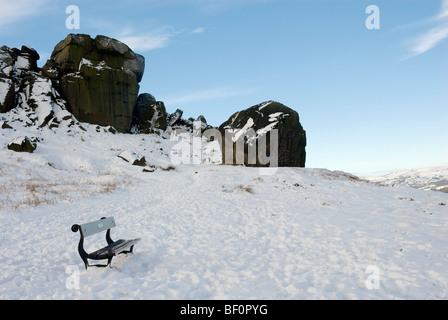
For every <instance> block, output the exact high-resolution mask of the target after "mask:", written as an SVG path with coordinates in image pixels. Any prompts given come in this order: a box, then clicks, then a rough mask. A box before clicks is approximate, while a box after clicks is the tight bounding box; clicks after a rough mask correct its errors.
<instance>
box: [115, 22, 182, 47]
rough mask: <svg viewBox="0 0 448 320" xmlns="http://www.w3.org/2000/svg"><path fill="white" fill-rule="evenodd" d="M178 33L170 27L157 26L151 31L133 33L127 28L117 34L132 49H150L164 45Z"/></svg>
mask: <svg viewBox="0 0 448 320" xmlns="http://www.w3.org/2000/svg"><path fill="white" fill-rule="evenodd" d="M177 34H179V31H176V30H175V29H174V28H172V27H163V28H158V29H156V30H154V31H151V32H145V33H134V32H133V31H132V30H130V29H129V28H128V29H126V30H125V31H124V32H122V33H121V34H119V35H118V36H117V39H118V40H120V41H122V42H124V43H126V44H127V45H128V46H129V47H130V48H131V49H132V50H134V51H150V50H155V49H160V48H163V47H166V46H167V45H168V44H169V42H170V40H171V39H172V38H173V37H174V36H176V35H177Z"/></svg>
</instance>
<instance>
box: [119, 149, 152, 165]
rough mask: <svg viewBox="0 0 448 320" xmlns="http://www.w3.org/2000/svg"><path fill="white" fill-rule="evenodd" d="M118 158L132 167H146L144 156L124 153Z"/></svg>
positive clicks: (129, 152) (130, 152) (128, 152)
mask: <svg viewBox="0 0 448 320" xmlns="http://www.w3.org/2000/svg"><path fill="white" fill-rule="evenodd" d="M118 157H119V158H121V159H123V160H124V161H126V162H129V163H130V164H132V165H133V166H139V167H146V166H147V163H146V159H145V157H144V156H140V155H137V154H135V153H134V152H132V151H124V152H122V153H120V154H119V155H118Z"/></svg>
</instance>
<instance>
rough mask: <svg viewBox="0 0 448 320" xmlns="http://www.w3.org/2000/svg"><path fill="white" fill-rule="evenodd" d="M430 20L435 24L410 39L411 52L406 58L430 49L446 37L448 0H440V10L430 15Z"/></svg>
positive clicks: (447, 30) (447, 34) (447, 36)
mask: <svg viewBox="0 0 448 320" xmlns="http://www.w3.org/2000/svg"><path fill="white" fill-rule="evenodd" d="M430 21H432V22H433V23H434V24H436V25H435V26H433V27H432V28H431V29H430V30H429V31H427V32H425V33H423V34H420V35H418V36H417V37H416V38H414V39H413V40H412V41H411V50H410V51H411V53H410V55H409V56H408V57H407V59H409V58H412V57H415V56H418V55H420V54H423V53H425V52H427V51H429V50H431V49H432V48H434V47H435V46H437V45H438V44H439V43H440V42H441V41H443V40H444V39H446V38H448V0H443V1H442V6H441V9H440V12H439V13H438V14H437V15H436V16H434V17H432V18H431V19H430Z"/></svg>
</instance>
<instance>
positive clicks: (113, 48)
mask: <svg viewBox="0 0 448 320" xmlns="http://www.w3.org/2000/svg"><path fill="white" fill-rule="evenodd" d="M144 69H145V59H144V57H143V56H141V55H138V54H135V53H134V52H133V51H132V50H131V49H130V48H129V47H128V46H127V45H126V44H124V43H122V42H120V41H118V40H115V39H111V38H108V37H105V36H97V37H96V38H95V39H92V38H91V37H90V36H89V35H83V34H76V35H75V34H70V35H69V36H68V37H67V38H66V39H65V40H63V41H61V42H60V43H59V44H58V45H57V46H56V47H55V49H54V51H53V53H52V55H51V59H50V60H48V61H47V63H46V64H45V66H44V67H43V68H42V74H43V76H45V77H47V78H49V79H52V81H53V82H54V83H57V84H58V89H59V92H60V93H61V96H62V97H63V98H64V99H65V100H66V101H67V109H68V110H69V111H70V112H71V113H72V114H73V115H74V116H75V117H76V118H77V119H78V120H79V121H81V122H88V123H93V124H98V125H102V126H113V127H115V128H116V129H117V130H118V131H120V132H128V131H129V130H130V124H131V121H132V116H133V112H134V106H135V104H136V102H137V98H138V91H139V82H140V81H141V79H142V77H143V73H144Z"/></svg>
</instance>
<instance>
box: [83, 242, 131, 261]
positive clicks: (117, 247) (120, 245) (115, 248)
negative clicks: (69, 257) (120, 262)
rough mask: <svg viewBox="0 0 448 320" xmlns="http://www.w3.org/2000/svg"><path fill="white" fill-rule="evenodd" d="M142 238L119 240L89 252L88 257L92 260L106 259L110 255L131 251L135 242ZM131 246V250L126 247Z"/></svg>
mask: <svg viewBox="0 0 448 320" xmlns="http://www.w3.org/2000/svg"><path fill="white" fill-rule="evenodd" d="M139 241H140V239H134V240H118V241H116V242H114V243H112V244H110V245H108V246H107V247H104V248H102V249H99V250H97V251H95V252H92V253H89V254H88V258H89V259H92V260H104V259H107V258H110V257H115V256H117V255H119V254H120V253H131V252H132V248H133V247H134V244H136V243H137V242H139ZM128 248H131V249H130V250H129V251H126V249H128Z"/></svg>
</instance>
